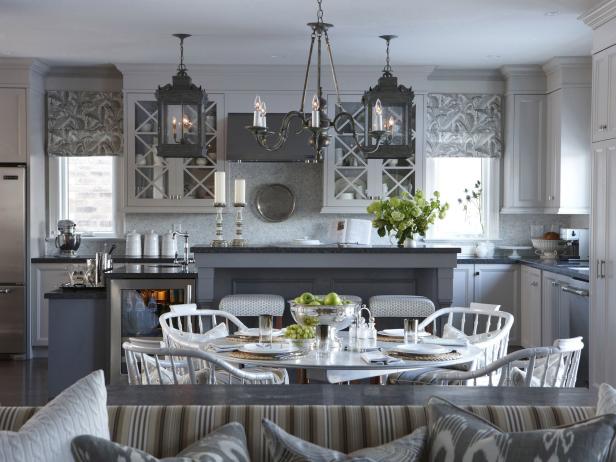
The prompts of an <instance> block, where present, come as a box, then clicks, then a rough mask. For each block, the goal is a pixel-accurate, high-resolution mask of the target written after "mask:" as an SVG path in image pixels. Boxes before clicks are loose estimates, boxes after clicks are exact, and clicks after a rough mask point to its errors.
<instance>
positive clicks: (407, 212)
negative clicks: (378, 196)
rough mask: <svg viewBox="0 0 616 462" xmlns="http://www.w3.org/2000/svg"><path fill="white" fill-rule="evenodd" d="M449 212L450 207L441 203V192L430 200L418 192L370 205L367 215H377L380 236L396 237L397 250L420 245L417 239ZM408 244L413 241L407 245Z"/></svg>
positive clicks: (376, 224) (375, 220)
mask: <svg viewBox="0 0 616 462" xmlns="http://www.w3.org/2000/svg"><path fill="white" fill-rule="evenodd" d="M447 209H449V204H447V203H444V204H443V203H441V201H440V194H439V192H438V191H434V195H433V197H431V198H429V199H428V198H426V197H425V195H424V193H423V192H422V191H420V190H417V191H416V192H415V194H414V195H410V194H408V193H402V194H401V195H400V196H398V197H390V198H389V199H384V200H378V201H374V202H373V203H372V204H370V205H369V206H368V213H370V214H371V215H373V216H374V218H373V219H372V226H374V227H375V228H376V229H377V233H378V234H379V236H381V237H384V236H386V235H388V234H394V235H395V236H396V239H397V242H398V247H404V246H405V245H408V246H409V247H414V246H416V245H417V243H416V241H415V239H416V238H417V237H418V236H421V237H426V232H427V231H428V228H429V227H430V225H433V224H434V223H435V222H436V220H437V218H438V219H441V220H442V219H443V218H445V214H446V213H447ZM407 241H410V242H409V243H408V244H406V242H407ZM413 241H415V244H414V245H413Z"/></svg>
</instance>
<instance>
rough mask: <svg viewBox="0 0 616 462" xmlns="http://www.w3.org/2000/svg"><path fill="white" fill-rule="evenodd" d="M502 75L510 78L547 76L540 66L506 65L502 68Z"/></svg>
mask: <svg viewBox="0 0 616 462" xmlns="http://www.w3.org/2000/svg"><path fill="white" fill-rule="evenodd" d="M500 71H501V73H502V74H503V75H504V76H505V77H507V78H509V77H537V76H543V75H545V74H544V72H543V69H542V67H541V66H540V65H539V64H523V65H515V64H512V65H505V66H502V67H501V68H500Z"/></svg>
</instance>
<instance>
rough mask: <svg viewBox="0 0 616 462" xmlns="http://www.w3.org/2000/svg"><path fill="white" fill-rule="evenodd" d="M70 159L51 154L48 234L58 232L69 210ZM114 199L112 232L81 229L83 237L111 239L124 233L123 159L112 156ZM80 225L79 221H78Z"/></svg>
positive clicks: (49, 164)
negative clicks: (59, 225)
mask: <svg viewBox="0 0 616 462" xmlns="http://www.w3.org/2000/svg"><path fill="white" fill-rule="evenodd" d="M68 159H70V157H56V156H50V157H49V163H48V178H49V183H48V184H49V186H48V191H49V195H48V197H49V199H48V209H49V213H48V220H47V228H48V229H47V236H48V237H54V236H56V235H57V234H58V230H57V223H58V221H59V220H61V219H63V218H65V217H66V216H67V215H66V211H67V210H68V195H67V192H68V178H67V175H68ZM112 164H113V165H112V171H113V183H112V201H113V210H114V213H113V217H112V219H113V225H114V226H113V230H112V231H110V232H92V231H80V230H79V229H78V232H79V233H80V234H81V236H82V238H86V239H97V238H98V239H110V238H117V237H121V236H123V234H124V213H123V212H122V197H123V170H122V164H123V159H122V158H121V157H117V156H113V157H112ZM77 226H79V223H77Z"/></svg>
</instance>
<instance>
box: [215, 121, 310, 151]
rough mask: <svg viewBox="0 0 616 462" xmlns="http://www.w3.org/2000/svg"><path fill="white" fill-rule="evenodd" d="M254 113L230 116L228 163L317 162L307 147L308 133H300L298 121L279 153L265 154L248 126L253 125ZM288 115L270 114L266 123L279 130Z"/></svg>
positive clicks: (293, 124)
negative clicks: (297, 132) (283, 119)
mask: <svg viewBox="0 0 616 462" xmlns="http://www.w3.org/2000/svg"><path fill="white" fill-rule="evenodd" d="M252 116H253V115H252V112H250V113H248V112H242V113H230V114H229V115H228V120H227V160H228V161H230V162H306V161H312V160H313V159H314V150H313V149H312V146H311V145H310V144H308V139H309V135H310V134H309V133H308V132H307V131H305V130H302V131H301V133H299V134H296V133H295V132H296V131H298V130H299V128H300V127H299V124H298V122H295V123H291V126H290V127H289V138H288V140H287V142H286V143H284V144H283V145H282V147H281V148H280V149H279V150H277V151H266V150H265V149H263V148H262V147H261V146H259V144H258V143H257V142H256V141H255V138H254V136H253V134H252V133H251V132H249V131H248V130H247V129H246V127H247V126H249V125H252ZM284 116H285V114H277V113H268V114H267V124H268V125H269V126H270V127H272V128H273V129H276V128H278V127H280V125H281V123H282V118H283V117H284Z"/></svg>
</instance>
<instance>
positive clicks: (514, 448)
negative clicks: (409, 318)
mask: <svg viewBox="0 0 616 462" xmlns="http://www.w3.org/2000/svg"><path fill="white" fill-rule="evenodd" d="M427 416H428V433H429V444H428V445H429V448H430V449H429V457H428V460H429V461H430V462H440V461H448V460H464V461H466V460H469V461H475V460H480V461H482V462H520V461H526V460H528V461H538V462H541V461H552V460H558V461H560V460H562V461H566V460H570V461H578V460H579V461H585V462H594V461H597V462H600V461H601V462H602V461H605V460H606V458H607V456H608V453H609V449H610V444H611V442H612V440H613V438H614V436H615V435H616V415H606V416H601V417H594V418H592V419H589V420H586V421H583V422H577V423H575V424H572V425H569V426H566V427H558V428H553V429H546V430H534V431H528V432H515V433H505V432H503V431H501V430H500V429H499V428H498V427H495V426H494V425H492V424H491V423H490V422H487V421H486V420H484V419H482V418H480V417H477V416H476V415H474V414H472V413H470V412H468V411H465V410H464V409H460V408H459V407H457V406H454V405H453V404H451V403H449V402H447V401H445V400H443V399H441V398H436V397H433V398H430V401H428V409H427Z"/></svg>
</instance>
